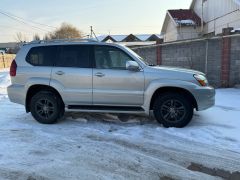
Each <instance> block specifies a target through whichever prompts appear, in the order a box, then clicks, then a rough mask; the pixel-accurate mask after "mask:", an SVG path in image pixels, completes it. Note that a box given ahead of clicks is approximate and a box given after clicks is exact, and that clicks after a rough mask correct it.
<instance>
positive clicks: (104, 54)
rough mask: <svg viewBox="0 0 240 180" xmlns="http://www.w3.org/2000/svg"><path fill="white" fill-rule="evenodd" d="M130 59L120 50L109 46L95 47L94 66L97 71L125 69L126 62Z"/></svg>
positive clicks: (130, 59)
mask: <svg viewBox="0 0 240 180" xmlns="http://www.w3.org/2000/svg"><path fill="white" fill-rule="evenodd" d="M127 61H132V58H131V57H130V56H129V55H127V54H126V53H125V52H123V51H122V50H120V49H118V48H115V47H110V46H96V47H95V65H96V68H97V69H123V70H125V69H126V62H127Z"/></svg>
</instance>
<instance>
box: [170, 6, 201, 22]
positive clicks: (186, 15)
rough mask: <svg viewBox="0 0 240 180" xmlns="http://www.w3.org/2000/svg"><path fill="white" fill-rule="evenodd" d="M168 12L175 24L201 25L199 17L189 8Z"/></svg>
mask: <svg viewBox="0 0 240 180" xmlns="http://www.w3.org/2000/svg"><path fill="white" fill-rule="evenodd" d="M168 13H169V14H170V16H171V17H172V18H173V19H174V20H175V22H176V23H177V24H181V25H197V26H200V25H201V18H200V17H199V16H198V15H197V14H196V13H195V12H194V11H193V10H191V9H177V10H176V9H175V10H168Z"/></svg>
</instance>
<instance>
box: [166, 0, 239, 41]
mask: <svg viewBox="0 0 240 180" xmlns="http://www.w3.org/2000/svg"><path fill="white" fill-rule="evenodd" d="M197 17H198V18H197ZM227 27H233V28H234V29H236V30H237V29H238V30H239V28H240V0H193V1H192V3H191V6H190V8H189V9H188V10H181V9H179V10H168V11H167V14H166V18H165V21H164V24H163V27H162V33H163V34H164V41H165V42H167V41H177V40H183V39H192V38H197V37H202V36H206V35H210V36H214V35H218V34H221V33H222V29H223V28H227Z"/></svg>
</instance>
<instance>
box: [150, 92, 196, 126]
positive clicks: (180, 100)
mask: <svg viewBox="0 0 240 180" xmlns="http://www.w3.org/2000/svg"><path fill="white" fill-rule="evenodd" d="M193 109H194V108H193V105H192V104H191V101H189V100H188V99H187V98H186V97H185V96H184V95H181V94H178V93H165V94H162V95H160V96H159V97H158V98H157V99H156V100H155V102H154V105H153V112H154V116H155V118H156V119H157V121H158V122H159V123H160V124H162V125H163V126H164V127H166V128H169V127H176V128H183V127H185V126H186V125H188V123H189V122H190V121H191V120H192V117H193Z"/></svg>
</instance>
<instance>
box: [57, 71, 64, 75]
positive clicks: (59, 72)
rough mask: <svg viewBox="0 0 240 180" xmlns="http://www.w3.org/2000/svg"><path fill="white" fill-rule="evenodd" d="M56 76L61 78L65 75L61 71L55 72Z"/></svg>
mask: <svg viewBox="0 0 240 180" xmlns="http://www.w3.org/2000/svg"><path fill="white" fill-rule="evenodd" d="M56 74H57V75H59V76H61V75H64V74H65V73H64V72H63V71H57V72H56Z"/></svg>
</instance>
